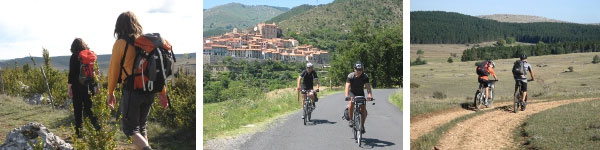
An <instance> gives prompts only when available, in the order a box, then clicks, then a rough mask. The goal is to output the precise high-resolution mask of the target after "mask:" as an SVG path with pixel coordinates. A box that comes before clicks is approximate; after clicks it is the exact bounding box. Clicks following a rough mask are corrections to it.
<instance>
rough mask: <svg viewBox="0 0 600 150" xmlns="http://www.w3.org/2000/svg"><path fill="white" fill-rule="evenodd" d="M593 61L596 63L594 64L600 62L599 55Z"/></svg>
mask: <svg viewBox="0 0 600 150" xmlns="http://www.w3.org/2000/svg"><path fill="white" fill-rule="evenodd" d="M592 63H594V64H597V63H600V57H599V56H598V55H596V56H594V60H592Z"/></svg>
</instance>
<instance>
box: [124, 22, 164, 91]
mask: <svg viewBox="0 0 600 150" xmlns="http://www.w3.org/2000/svg"><path fill="white" fill-rule="evenodd" d="M133 45H134V46H135V51H136V56H135V60H134V63H133V70H132V71H131V72H132V74H131V75H129V76H128V79H127V80H128V81H127V82H128V84H129V86H126V88H127V87H128V89H132V90H135V91H143V92H148V93H156V92H160V91H162V90H163V88H164V86H165V84H166V80H167V78H168V77H169V76H171V75H172V74H173V70H174V67H175V54H174V53H173V50H172V49H171V48H172V47H171V44H169V42H168V41H167V40H164V39H162V38H161V37H160V34H158V33H149V34H144V35H142V36H140V37H138V38H136V39H135V41H134V44H133Z"/></svg>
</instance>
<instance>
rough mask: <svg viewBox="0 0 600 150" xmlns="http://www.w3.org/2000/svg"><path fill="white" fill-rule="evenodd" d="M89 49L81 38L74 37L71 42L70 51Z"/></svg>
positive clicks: (75, 52)
mask: <svg viewBox="0 0 600 150" xmlns="http://www.w3.org/2000/svg"><path fill="white" fill-rule="evenodd" d="M86 49H90V48H89V47H88V46H87V44H85V42H84V41H83V40H82V39H81V38H75V40H73V43H72V44H71V53H73V54H78V53H79V52H80V51H81V50H86Z"/></svg>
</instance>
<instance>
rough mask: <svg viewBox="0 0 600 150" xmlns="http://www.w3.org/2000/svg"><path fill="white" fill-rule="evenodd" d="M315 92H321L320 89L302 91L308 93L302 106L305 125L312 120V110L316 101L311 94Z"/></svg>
mask: <svg viewBox="0 0 600 150" xmlns="http://www.w3.org/2000/svg"><path fill="white" fill-rule="evenodd" d="M313 92H315V93H316V92H319V89H317V90H302V93H306V99H304V105H303V106H302V109H303V110H304V125H306V122H310V116H311V114H312V111H313V110H315V101H314V100H313V99H312V98H310V94H309V93H313Z"/></svg>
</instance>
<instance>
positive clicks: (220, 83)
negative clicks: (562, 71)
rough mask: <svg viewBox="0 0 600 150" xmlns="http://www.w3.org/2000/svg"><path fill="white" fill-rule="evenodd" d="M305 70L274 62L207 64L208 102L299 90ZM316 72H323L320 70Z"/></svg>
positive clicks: (292, 64)
mask: <svg viewBox="0 0 600 150" xmlns="http://www.w3.org/2000/svg"><path fill="white" fill-rule="evenodd" d="M212 67H222V68H228V69H230V70H231V71H223V72H212V71H211V70H209V68H212ZM304 68H305V66H304V63H297V62H281V61H271V60H267V61H265V62H258V61H252V62H248V61H245V60H242V61H240V62H233V61H231V60H230V59H225V61H224V63H223V64H219V65H205V68H204V77H203V78H204V86H203V88H204V94H203V97H204V103H212V102H222V101H226V100H231V99H238V98H245V97H249V96H255V95H259V94H262V93H266V92H268V91H271V90H275V89H281V88H286V87H291V86H293V87H295V86H296V79H297V78H298V76H299V75H300V72H301V71H302V70H303V69H304ZM314 70H315V71H320V70H319V68H318V67H315V68H314ZM319 75H320V76H319V78H320V79H323V75H322V74H319ZM321 84H323V83H321Z"/></svg>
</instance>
